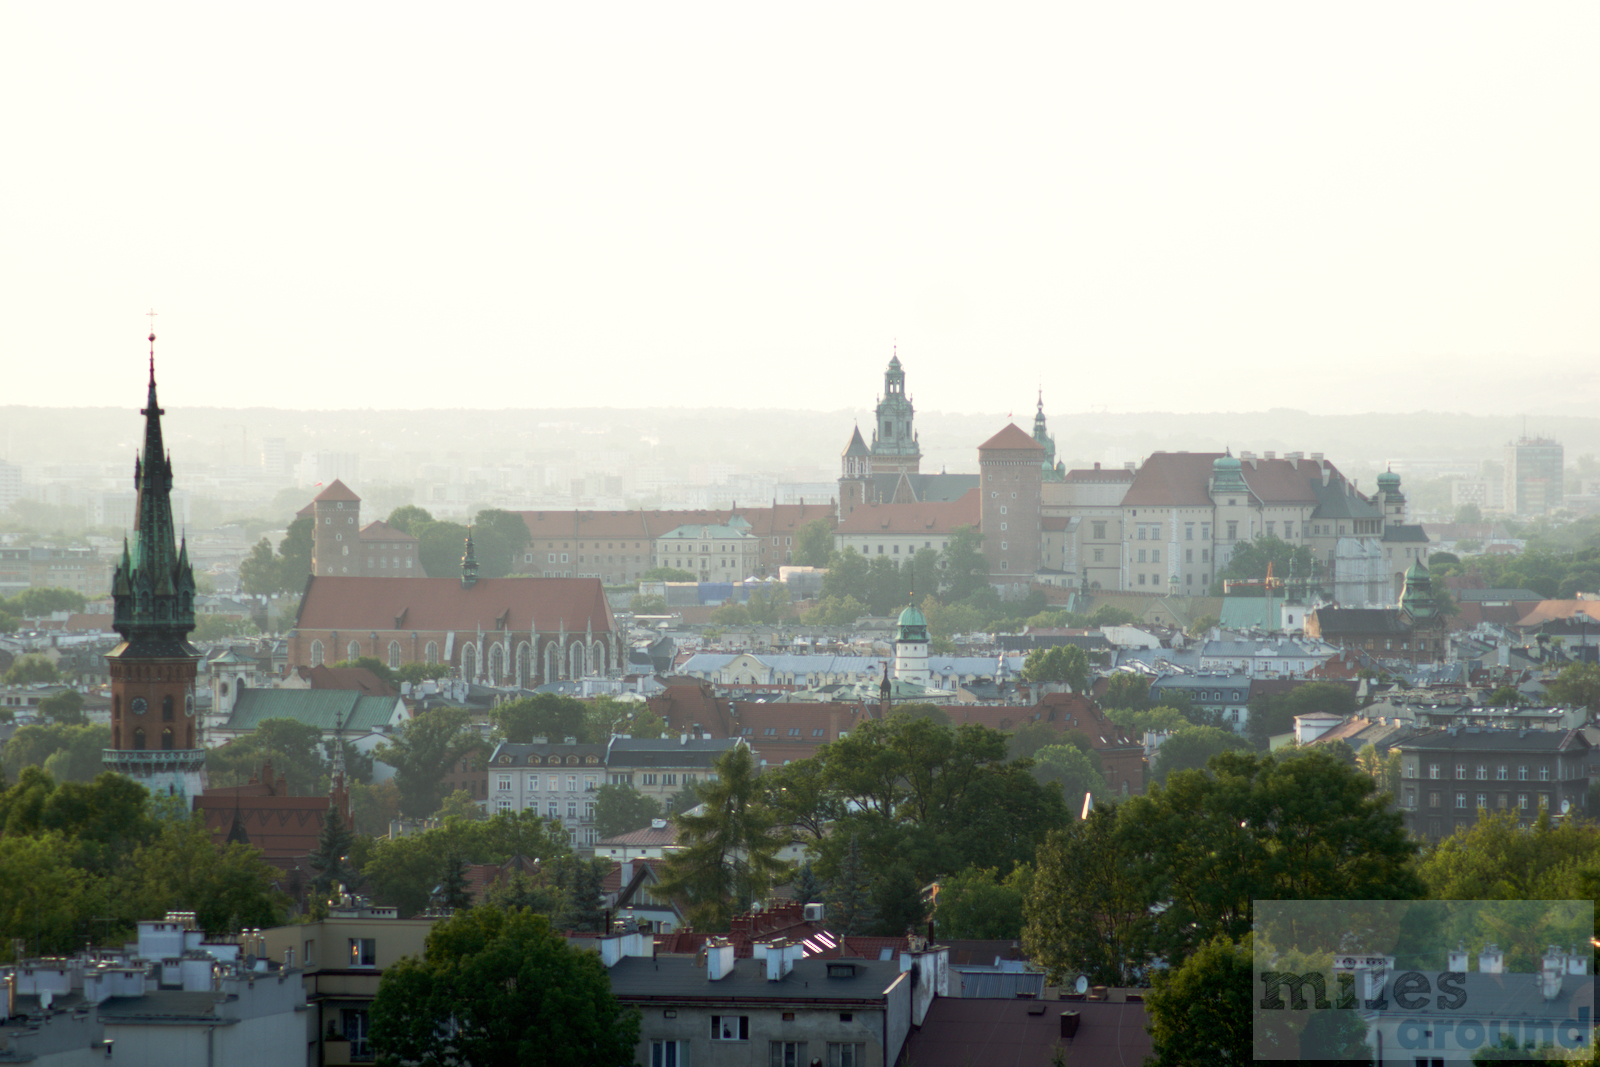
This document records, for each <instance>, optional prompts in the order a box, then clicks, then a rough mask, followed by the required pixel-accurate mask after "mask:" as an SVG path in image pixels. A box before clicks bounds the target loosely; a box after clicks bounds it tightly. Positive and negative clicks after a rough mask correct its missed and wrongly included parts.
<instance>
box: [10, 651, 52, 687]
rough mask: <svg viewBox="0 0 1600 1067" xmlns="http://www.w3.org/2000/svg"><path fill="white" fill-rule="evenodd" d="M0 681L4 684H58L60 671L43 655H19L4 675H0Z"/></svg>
mask: <svg viewBox="0 0 1600 1067" xmlns="http://www.w3.org/2000/svg"><path fill="white" fill-rule="evenodd" d="M0 682H3V683H4V684H6V685H59V684H60V683H61V673H60V672H59V671H57V670H56V665H55V664H54V663H51V662H50V661H49V660H47V659H45V658H44V657H43V656H19V657H18V658H17V659H16V660H14V661H13V662H12V664H11V666H10V667H8V668H7V669H6V673H5V674H4V675H0Z"/></svg>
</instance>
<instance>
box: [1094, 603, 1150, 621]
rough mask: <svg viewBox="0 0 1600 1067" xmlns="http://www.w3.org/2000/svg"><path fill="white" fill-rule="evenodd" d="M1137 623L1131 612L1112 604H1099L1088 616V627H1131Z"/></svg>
mask: <svg viewBox="0 0 1600 1067" xmlns="http://www.w3.org/2000/svg"><path fill="white" fill-rule="evenodd" d="M1138 621H1139V620H1138V618H1137V617H1136V616H1135V615H1134V614H1133V612H1131V611H1128V610H1127V609H1125V608H1119V607H1116V606H1115V605H1112V604H1101V605H1100V606H1099V607H1097V608H1095V609H1094V611H1093V612H1091V613H1090V615H1089V625H1090V626H1131V625H1133V624H1134V623H1136V622H1138Z"/></svg>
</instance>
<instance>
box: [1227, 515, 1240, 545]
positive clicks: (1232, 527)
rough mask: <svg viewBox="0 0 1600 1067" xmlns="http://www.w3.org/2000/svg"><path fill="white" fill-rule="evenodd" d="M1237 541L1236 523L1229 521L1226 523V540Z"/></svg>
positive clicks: (1237, 527) (1237, 528) (1237, 529)
mask: <svg viewBox="0 0 1600 1067" xmlns="http://www.w3.org/2000/svg"><path fill="white" fill-rule="evenodd" d="M1238 539H1239V524H1238V523H1237V522H1235V521H1232V520H1230V521H1229V522H1228V540H1230V541H1237V540H1238Z"/></svg>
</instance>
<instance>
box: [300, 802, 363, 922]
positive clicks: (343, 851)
mask: <svg viewBox="0 0 1600 1067" xmlns="http://www.w3.org/2000/svg"><path fill="white" fill-rule="evenodd" d="M354 841H355V835H354V834H353V833H351V832H350V827H349V826H348V825H347V824H346V823H345V821H344V817H343V816H342V815H340V814H339V808H338V805H336V804H330V805H328V816H327V818H325V819H323V820H322V832H321V833H319V834H317V850H316V851H315V852H313V853H312V854H311V859H310V861H309V862H310V864H311V869H312V870H313V871H316V872H317V876H316V878H315V879H313V880H312V883H311V887H312V888H313V889H314V890H315V891H316V892H317V895H318V896H320V897H322V898H324V899H326V898H327V897H329V896H331V895H332V894H333V892H334V891H335V890H336V889H337V888H338V887H339V886H341V885H342V886H344V887H345V888H347V889H354V888H355V887H356V886H357V884H358V883H359V882H360V881H361V875H360V873H359V872H358V871H357V870H356V869H355V867H354V866H352V865H351V863H350V846H351V845H352V844H353V843H354Z"/></svg>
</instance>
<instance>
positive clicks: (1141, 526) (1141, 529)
mask: <svg viewBox="0 0 1600 1067" xmlns="http://www.w3.org/2000/svg"><path fill="white" fill-rule="evenodd" d="M1139 540H1141V541H1143V540H1144V523H1142V522H1141V523H1140V524H1139Z"/></svg>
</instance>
